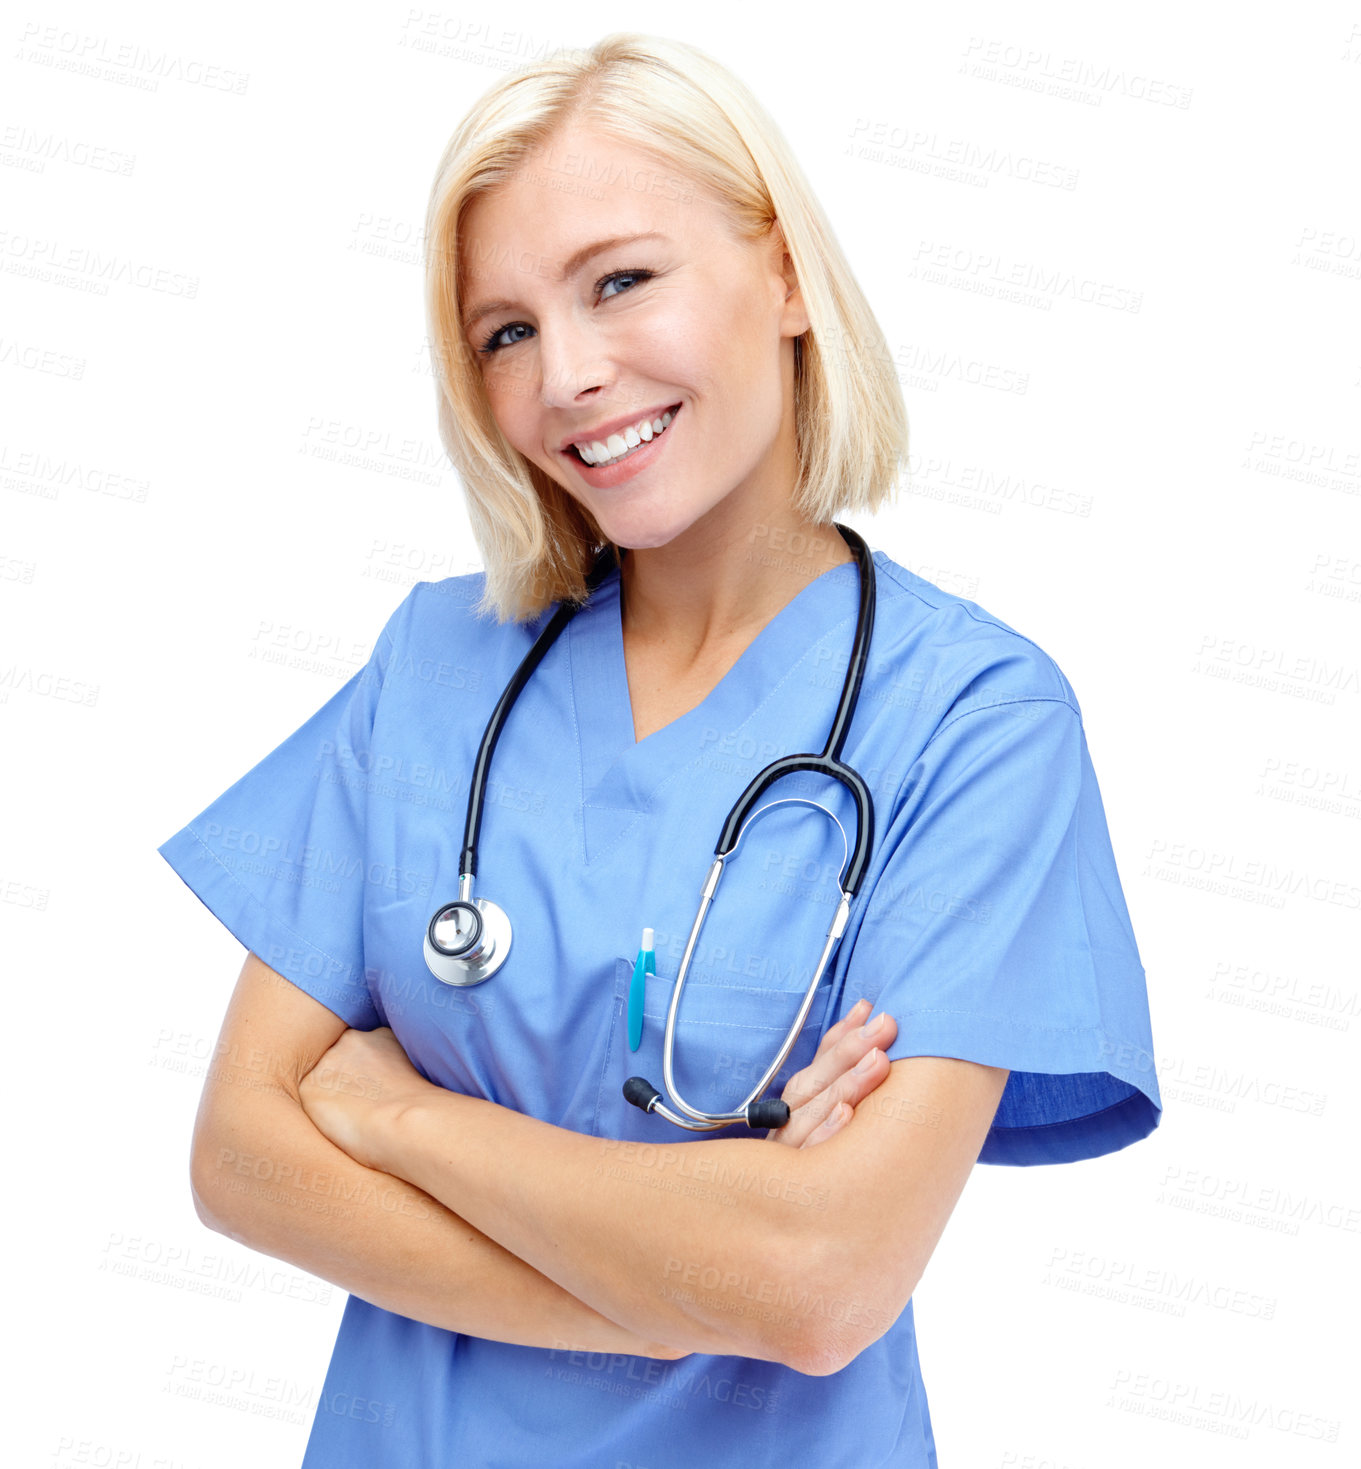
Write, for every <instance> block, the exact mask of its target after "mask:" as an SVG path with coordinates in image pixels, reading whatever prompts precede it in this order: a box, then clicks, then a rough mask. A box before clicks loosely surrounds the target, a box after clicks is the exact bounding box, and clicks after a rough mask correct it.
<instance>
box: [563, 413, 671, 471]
mask: <svg viewBox="0 0 1361 1469" xmlns="http://www.w3.org/2000/svg"><path fill="white" fill-rule="evenodd" d="M662 412H663V413H665V412H666V409H665V408H663V409H662ZM680 415H681V409H680V408H679V407H677V408H675V409H674V410H673V414H672V419H671V422H670V423H669V424H668V425H667V427H666V432H665V433H663V434H654V435H653V436H652V438H651V439H649V440H648V442H647V443H645V444H642V445H640V446H639V447H638V448H636V449H635V450H634V451H633V453H632V454H630V455H629V456H628V458H627V459H616V460H615V462H614V463H613V464H587V463H586V462H585V461H584V460H581V459H578V458H577V456H576V455H575V454H572V453H568V452H566V451H564V453H563V457H564V458H565V459H568V460H570V461H571V464H572V469H573V471H574V472H575V473H576V474H577V475H578V476H579V477H580V478H581V479H583V480H585V481H586V483H587V484H588V485H590V486H592V488H594V489H597V490H612V489H614V488H615V487H616V486H618V485H622V484H627V483H628V481H629V480H631V479H634V478H636V477H637V476H638V475H640V474H642V473H643V471H644V470H645V469H647V468H648V467H649V466H650V465H652V464H655V463H656V462H657V460H658V458H659V457H660V456H661V455H662V454H663V453H665V452H666V446H667V444H669V443H670V442H671V435H672V434H673V433H675V431H676V422H677V420H678V419H679V418H680ZM642 416H643V415H642V414H641V413H640V414H638V416H637V418H631V419H629V423H637V422H638V420H639V419H640V418H642ZM654 417H660V414H658V415H654ZM625 427H627V425H625ZM616 432H617V430H616ZM572 442H573V443H576V440H575V439H573V440H572Z"/></svg>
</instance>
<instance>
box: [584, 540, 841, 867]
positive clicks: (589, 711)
mask: <svg viewBox="0 0 1361 1469" xmlns="http://www.w3.org/2000/svg"><path fill="white" fill-rule="evenodd" d="M858 586H859V581H858V577H857V573H856V563H855V561H854V560H851V561H844V562H842V563H841V564H840V565H837V566H833V567H831V568H830V569H829V570H827V571H824V572H823V573H822V574H821V576H818V577H815V578H814V579H813V580H812V581H811V582H809V583H808V585H807V586H805V587H803V588H802V589H801V590H800V591H798V592H797V593H796V594H795V595H794V597H793V598H791V599H790V601H789V602H788V603H786V604H785V606H784V607H782V608H781V609H780V611H779V612H777V613H776V614H775V616H774V617H772V618H771V619H770V621H769V622H767V623H766V625H765V626H764V627H763V628H762V629H761V630H760V632H758V633H757V634H756V636H755V637H754V638H753V639H752V640H751V642H750V643H749V644H748V645H747V647H746V648H745V649H743V651H742V654H741V656H740V657H739V658H738V659H737V661H736V662H735V663H734V664H733V665H732V667H731V668H730V669H728V671H727V672H726V673H725V674H724V675H723V677H722V678H721V679H719V681H718V683H717V684H715V685H714V687H713V688H712V689H711V690H710V691H709V693H708V694H707V695H706V696H705V697H704V698H703V699H702V700H701V701H700V702H699V703H698V704H696V705H695V707H694V708H693V709H690V710H687V711H686V712H685V713H684V714H681V715H679V716H678V717H677V718H675V719H673V720H672V721H671V722H670V723H669V724H666V725H663V726H662V728H661V729H657V730H654V731H653V732H652V733H651V734H649V735H648V736H647V737H646V738H645V739H642V740H635V738H634V728H633V705H632V701H631V700H630V698H629V688H628V671H627V667H626V665H625V662H624V631H623V623H622V620H621V612H620V601H619V572H618V570H614V571H612V572H611V573H610V574H609V576H608V577H607V578H606V579H605V580H604V581H602V582H601V583H600V585H599V586H598V587H597V588H596V590H595V592H594V593H593V594H592V596H591V600H590V602H589V603H588V604H587V605H586V606H585V607H584V608H582V610H581V611H580V612H578V613H577V614H576V616H575V617H574V618H573V619H572V621H571V622H570V623H569V624H568V626H567V629H566V633H565V636H566V638H567V643H568V649H569V656H570V660H571V674H572V694H573V700H574V704H575V713H576V727H577V734H578V749H579V752H580V759H581V797H582V829H581V835H582V841H583V845H584V849H585V850H584V853H583V855H584V858H585V860H586V862H587V863H588V864H589V863H592V862H596V861H598V860H600V859H601V858H602V857H603V856H605V855H607V853H608V852H609V851H610V850H611V849H613V848H614V847H615V846H616V845H618V843H619V842H620V841H621V840H623V838H624V837H625V836H626V835H627V834H628V832H629V831H630V830H631V829H632V828H633V826H634V825H635V823H636V822H638V821H639V820H641V819H642V817H643V815H644V814H645V812H646V810H647V808H648V804H649V802H648V798H649V796H650V794H651V792H652V791H653V790H654V789H655V788H656V786H657V785H659V784H660V783H661V781H662V780H664V779H665V778H666V777H667V776H668V775H669V774H670V773H671V772H672V771H674V770H675V769H676V768H677V766H678V765H680V764H682V763H684V762H685V761H686V760H687V759H688V758H692V757H694V756H695V755H697V754H699V753H700V750H701V745H702V744H703V743H704V742H705V740H706V732H707V738H708V739H709V740H712V739H713V738H715V737H716V736H723V735H727V734H729V733H731V732H732V731H734V730H736V729H738V728H739V727H740V726H741V725H743V724H744V723H746V721H748V720H749V719H751V718H752V717H753V716H754V715H756V713H757V712H758V711H759V710H760V708H761V707H762V705H763V704H765V703H766V701H767V700H768V699H769V698H770V697H771V695H772V694H773V693H774V691H775V690H776V689H777V688H778V687H779V685H780V684H781V683H782V682H783V681H784V680H785V679H786V678H787V677H788V676H789V674H790V673H791V672H792V671H793V670H794V669H795V668H796V667H797V666H798V665H799V664H800V662H801V661H802V660H803V659H805V658H806V657H807V656H808V654H809V650H810V649H811V648H812V646H813V645H814V644H815V643H817V642H818V641H819V640H820V639H821V638H823V637H824V636H825V635H826V634H827V633H828V632H829V631H830V630H831V629H832V628H834V627H837V626H839V625H840V624H841V623H842V622H843V621H845V622H847V623H848V624H849V626H850V627H854V624H855V616H856V612H857V610H858V607H859V599H858V590H857V589H858ZM846 641H847V647H849V641H850V635H849V633H848V634H847V639H846ZM766 738H767V739H773V740H778V739H779V735H778V734H776V733H775V732H768V733H767V735H766ZM781 748H782V750H783V746H782V747H781ZM819 748H820V746H819Z"/></svg>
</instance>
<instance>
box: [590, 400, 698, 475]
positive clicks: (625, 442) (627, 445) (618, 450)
mask: <svg viewBox="0 0 1361 1469" xmlns="http://www.w3.org/2000/svg"><path fill="white" fill-rule="evenodd" d="M675 416H676V415H675V414H674V413H672V412H669V411H668V412H666V413H663V414H662V416H661V417H660V418H654V419H652V420H651V421H649V420H648V419H646V418H644V419H640V420H639V422H637V423H635V424H630V425H629V427H628V428H626V429H624V430H623V432H622V433H617V434H610V436H609V437H608V438H607V439H605V441H604V442H603V443H602V442H601V440H599V439H593V440H592V441H591V442H590V443H579V444H577V445H576V451H577V453H578V454H580V455H581V458H582V461H583V462H584V463H586V464H609V463H612V462H613V461H614V460H616V459H621V458H623V456H624V455H625V454H630V453H632V452H633V450H634V449H636V448H637V447H638V446H639V445H640V444H647V443H651V442H652V440H653V439H655V438H656V437H657V435H658V434H659V433H661V432H662V430H663V429H666V428H669V427H670V424H671V420H672V419H673V418H674V417H675Z"/></svg>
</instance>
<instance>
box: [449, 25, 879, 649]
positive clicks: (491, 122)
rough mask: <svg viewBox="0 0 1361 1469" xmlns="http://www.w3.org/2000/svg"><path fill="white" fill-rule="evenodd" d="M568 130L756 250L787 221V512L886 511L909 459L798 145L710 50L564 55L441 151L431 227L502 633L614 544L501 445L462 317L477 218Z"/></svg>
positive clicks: (453, 390)
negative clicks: (794, 315) (792, 308)
mask: <svg viewBox="0 0 1361 1469" xmlns="http://www.w3.org/2000/svg"><path fill="white" fill-rule="evenodd" d="M571 122H582V123H585V124H587V125H591V126H594V127H595V128H596V129H597V130H598V131H601V132H603V133H605V134H607V135H609V136H611V137H613V138H615V139H617V140H619V141H621V142H623V143H626V144H632V145H635V146H638V147H642V148H645V149H646V150H647V151H649V152H650V153H652V154H654V155H658V156H660V157H662V158H664V159H666V160H667V162H668V163H669V164H671V165H673V166H674V168H675V169H676V171H677V173H678V174H681V175H685V176H687V177H689V178H691V179H693V180H694V182H695V183H696V184H697V185H698V186H699V187H701V188H707V189H708V190H710V191H712V192H713V193H714V194H715V195H717V196H718V197H719V198H720V199H722V200H723V201H724V203H725V205H726V207H727V208H728V210H729V212H730V216H731V220H732V222H733V224H734V226H735V228H736V230H737V231H738V233H739V234H740V235H741V236H743V237H744V238H748V239H753V240H754V239H758V238H761V237H762V236H764V235H765V234H766V232H767V231H768V230H769V229H770V228H771V226H772V225H773V224H774V223H776V222H777V221H778V223H779V226H780V231H781V233H782V234H783V236H784V241H785V249H786V250H787V251H788V253H789V257H790V259H791V261H792V262H793V268H794V273H795V276H796V278H797V280H798V283H799V286H800V288H801V291H802V297H803V302H804V306H805V308H806V310H807V313H808V319H809V329H808V331H807V332H806V333H805V334H804V335H803V336H802V337H800V338H797V339H796V340H795V343H794V347H795V354H794V362H795V390H794V418H795V431H796V438H797V452H798V464H799V473H798V479H797V482H796V485H795V489H794V500H793V503H794V506H795V508H796V510H797V511H798V512H799V513H800V514H801V515H802V516H803V517H804V518H805V519H807V520H810V521H812V522H814V523H815V524H819V525H826V524H830V522H831V521H832V519H833V518H834V516H835V515H836V514H837V512H838V511H839V510H840V509H841V508H842V507H845V508H848V509H851V510H863V511H874V510H876V509H878V508H879V506H880V505H881V504H882V503H883V501H884V500H885V498H886V497H888V496H889V495H890V494H891V492H892V490H893V487H894V483H895V480H896V476H897V473H898V469H899V465H900V463H901V462H902V461H903V459H904V458H905V456H906V453H907V413H906V409H905V407H904V405H903V399H902V393H901V391H900V389H899V386H898V377H897V372H896V370H895V368H894V365H893V362H892V359H891V357H890V355H889V352H888V349H887V346H886V344H885V341H884V336H883V332H882V331H881V330H880V327H879V324H878V322H877V321H876V320H875V317H874V314H873V312H872V311H871V310H870V307H869V303H868V302H867V301H866V299H865V296H864V293H863V292H862V291H861V289H860V287H859V285H858V284H857V282H856V280H855V277H854V276H853V274H852V272H851V269H850V266H849V265H848V263H847V261H846V258H845V256H844V255H843V254H842V251H841V247H840V245H839V244H838V243H837V240H836V237H835V235H834V234H833V233H832V229H831V226H830V225H829V224H828V222H827V218H826V216H825V214H824V213H823V211H822V207H821V205H820V204H819V203H818V201H817V199H816V197H815V196H814V194H813V192H812V190H811V188H810V187H809V184H808V181H807V179H806V178H805V177H804V175H803V171H802V170H801V169H800V167H799V165H798V163H797V162H796V161H795V159H794V155H793V153H792V152H791V151H790V149H789V145H788V144H787V143H786V142H785V140H784V138H783V137H782V135H781V134H780V131H779V129H778V128H777V127H776V125H775V123H774V122H773V121H772V120H771V118H770V116H769V114H768V113H767V112H766V111H765V110H764V108H762V106H761V104H760V103H759V102H757V100H756V99H755V97H754V96H753V95H752V94H751V92H750V91H749V90H748V89H747V88H746V87H745V86H744V85H743V84H742V83H741V82H740V81H738V80H737V78H736V77H734V76H733V75H732V74H731V73H730V72H729V71H728V70H727V69H726V68H725V67H723V66H721V65H720V64H719V63H718V62H716V61H714V60H713V59H712V58H710V57H708V56H706V55H705V54H704V53H703V52H701V51H698V50H696V49H695V48H694V47H693V46H689V45H686V44H685V43H683V42H680V41H673V40H670V39H666V38H662V37H656V36H642V35H634V34H616V35H610V36H606V37H605V38H604V39H603V40H601V41H599V42H598V43H597V44H596V45H594V46H592V47H591V48H590V49H589V50H586V51H572V50H567V49H564V50H560V51H558V52H556V53H554V54H553V55H551V56H548V57H545V58H544V59H543V60H541V61H536V62H533V63H531V64H530V65H529V66H527V67H525V68H523V69H522V70H520V71H517V72H514V73H512V74H510V75H509V76H506V77H505V78H503V79H502V80H500V81H499V82H497V83H496V84H495V85H494V86H493V87H491V88H490V89H489V90H488V91H487V92H486V93H485V94H484V95H483V97H482V98H481V99H480V100H479V101H478V102H477V103H476V104H475V105H474V107H473V108H472V110H471V111H470V112H469V113H468V115H467V116H466V117H465V118H464V119H463V121H462V123H461V124H460V125H459V127H458V129H457V130H456V131H455V133H454V134H453V136H452V137H451V138H450V139H449V142H448V144H447V145H446V146H445V149H444V154H443V156H442V157H441V159H440V162H439V167H438V169H437V170H436V174H435V181H434V185H433V187H432V189H431V193H430V203H429V207H428V209H427V211H426V222H425V304H426V316H427V325H428V330H429V336H430V348H431V355H432V358H433V364H434V374H435V384H436V394H437V400H438V407H439V433H440V439H441V440H442V442H443V444H444V447H445V450H446V451H447V453H448V455H449V458H450V460H451V461H452V463H453V466H454V468H455V470H456V471H457V473H458V475H459V477H460V478H461V480H462V482H463V484H464V487H465V489H466V491H467V495H468V514H469V519H470V521H471V524H472V529H473V535H474V537H475V539H476V541H477V544H478V548H479V549H480V551H481V553H482V557H483V560H484V562H485V564H486V583H485V588H484V592H483V597H482V602H481V604H480V605H479V608H478V611H479V612H480V613H484V614H485V613H488V612H494V613H495V614H496V616H497V617H498V618H499V619H500V620H501V621H505V620H506V619H507V618H515V619H517V620H518V619H522V618H528V617H533V616H536V615H537V614H538V613H540V612H542V611H543V610H544V609H545V608H547V607H548V606H549V605H550V604H551V603H553V602H555V601H558V600H562V599H567V600H571V601H580V600H581V599H582V598H583V597H584V596H585V592H586V584H585V578H586V573H587V572H588V571H589V569H590V567H591V564H592V562H593V560H594V558H595V556H596V554H597V553H598V552H599V551H600V550H601V549H602V548H603V547H605V546H606V545H608V542H607V541H606V538H605V537H604V535H603V534H602V532H601V530H600V527H599V526H598V525H597V524H596V522H595V519H594V517H593V516H592V515H591V514H590V513H589V512H588V511H587V510H586V509H585V508H584V507H583V506H582V505H581V504H580V503H579V502H578V501H577V500H575V499H573V497H572V496H571V495H569V494H568V493H567V491H566V490H565V489H563V488H562V486H560V485H558V484H556V483H554V482H553V481H552V480H550V479H549V478H548V477H547V475H545V474H544V473H543V472H542V471H541V470H540V469H539V468H538V467H537V466H536V465H534V464H531V463H530V462H529V461H528V460H526V459H525V458H524V457H523V456H522V455H520V454H519V453H518V452H517V451H516V450H515V449H513V448H512V447H511V445H510V444H509V443H508V442H507V440H506V438H505V436H504V435H503V434H502V433H501V431H500V429H499V427H498V426H497V424H496V421H495V419H494V418H493V417H492V414H491V409H490V407H489V405H488V402H487V397H486V393H485V391H484V389H483V386H482V380H481V372H480V369H479V366H478V361H477V357H476V354H475V352H474V351H473V350H472V349H471V348H470V347H469V346H468V344H467V342H466V340H465V338H464V334H463V327H462V313H461V309H460V301H459V286H460V280H459V275H460V265H461V257H460V255H459V245H460V231H461V229H462V225H463V219H464V215H465V211H466V210H467V208H468V206H469V205H470V204H471V202H472V201H473V200H474V199H475V198H476V197H477V196H479V195H481V194H486V193H489V192H490V191H492V190H493V189H495V188H496V187H497V186H498V185H500V184H503V183H505V182H507V181H508V180H509V179H510V178H511V177H512V175H513V174H514V173H515V171H516V170H517V168H518V167H519V166H520V165H521V164H522V163H523V162H525V160H526V159H527V158H528V157H529V156H530V155H531V154H532V153H534V152H535V151H537V150H538V149H540V148H542V147H544V146H545V145H546V144H548V143H549V142H550V141H551V140H552V139H553V137H554V136H555V135H556V134H557V133H558V132H559V131H560V130H561V129H562V128H563V127H564V126H565V125H566V124H568V123H571ZM615 554H616V556H617V550H616V553H615Z"/></svg>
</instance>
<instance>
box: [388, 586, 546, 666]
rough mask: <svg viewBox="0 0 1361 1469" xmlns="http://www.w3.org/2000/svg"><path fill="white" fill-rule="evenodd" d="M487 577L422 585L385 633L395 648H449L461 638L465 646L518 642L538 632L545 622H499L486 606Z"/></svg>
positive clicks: (408, 597) (409, 595) (410, 594)
mask: <svg viewBox="0 0 1361 1469" xmlns="http://www.w3.org/2000/svg"><path fill="white" fill-rule="evenodd" d="M486 582H487V577H486V573H485V572H482V571H474V572H468V573H467V574H465V575H463V576H446V577H444V578H442V579H441V580H439V581H418V582H416V583H415V585H414V586H412V587H411V589H410V590H409V591H408V592H407V594H406V596H405V598H404V599H403V600H402V602H401V603H400V605H399V606H398V607H397V609H396V610H395V611H394V612H393V614H392V616H391V617H390V618H389V619H388V622H387V626H386V627H385V628H384V629H383V631H384V634H385V635H386V637H387V639H388V640H389V641H390V643H391V644H392V645H393V646H394V647H399V646H401V645H402V644H403V643H406V644H409V645H411V646H414V647H422V646H428V645H430V644H431V643H432V642H433V643H439V644H441V645H442V646H444V647H446V648H447V647H448V646H449V644H448V641H447V640H448V639H449V638H450V637H451V636H457V637H458V639H459V641H460V645H461V646H468V645H469V644H470V643H474V644H488V645H489V644H495V643H505V642H507V641H515V640H517V638H519V637H521V636H523V635H525V634H530V635H532V633H533V632H534V631H536V630H537V628H538V625H539V622H540V621H541V620H542V619H538V620H533V621H529V622H499V621H498V620H497V619H496V616H495V614H494V613H492V612H490V611H487V610H486V609H485V608H483V606H482V601H483V594H484V592H485V590H486Z"/></svg>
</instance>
